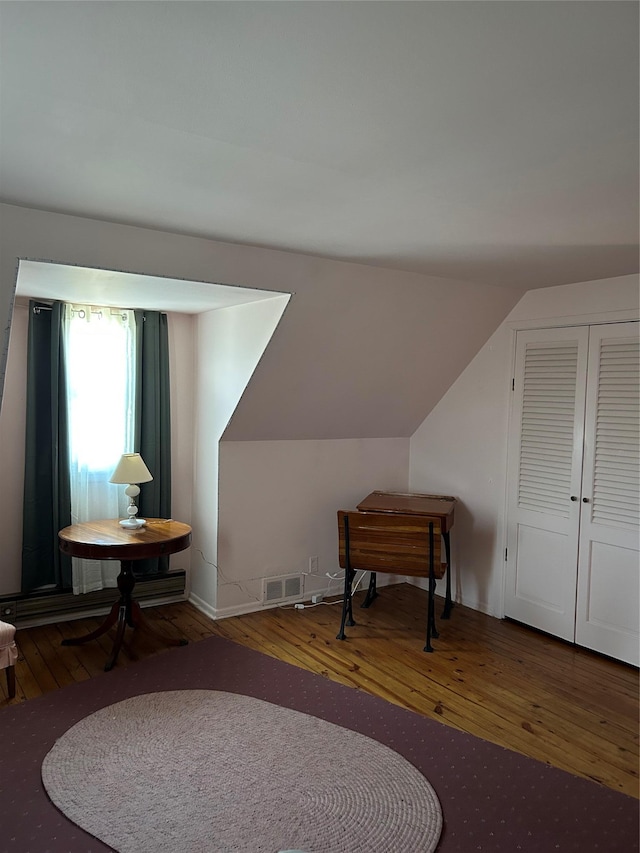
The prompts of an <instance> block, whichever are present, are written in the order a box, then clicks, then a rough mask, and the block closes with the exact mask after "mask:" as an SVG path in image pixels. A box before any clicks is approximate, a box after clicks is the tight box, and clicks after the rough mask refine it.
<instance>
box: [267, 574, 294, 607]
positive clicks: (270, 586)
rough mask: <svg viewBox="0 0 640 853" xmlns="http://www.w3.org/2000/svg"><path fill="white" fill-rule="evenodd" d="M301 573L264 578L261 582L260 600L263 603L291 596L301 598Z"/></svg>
mask: <svg viewBox="0 0 640 853" xmlns="http://www.w3.org/2000/svg"><path fill="white" fill-rule="evenodd" d="M303 580H304V578H303V575H282V577H279V578H264V580H263V582H262V600H263V602H264V603H265V604H275V603H276V602H279V601H288V600H289V599H292V598H302V592H303Z"/></svg>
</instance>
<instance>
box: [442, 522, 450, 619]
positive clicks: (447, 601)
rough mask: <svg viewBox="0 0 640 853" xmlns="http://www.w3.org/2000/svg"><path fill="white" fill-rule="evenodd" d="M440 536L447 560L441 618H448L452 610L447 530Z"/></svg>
mask: <svg viewBox="0 0 640 853" xmlns="http://www.w3.org/2000/svg"><path fill="white" fill-rule="evenodd" d="M442 538H443V539H444V553H445V556H446V560H447V592H446V597H445V600H444V610H443V611H442V618H443V619H450V618H451V611H452V610H453V601H452V599H451V542H450V541H449V531H447V532H446V533H444V532H443V534H442Z"/></svg>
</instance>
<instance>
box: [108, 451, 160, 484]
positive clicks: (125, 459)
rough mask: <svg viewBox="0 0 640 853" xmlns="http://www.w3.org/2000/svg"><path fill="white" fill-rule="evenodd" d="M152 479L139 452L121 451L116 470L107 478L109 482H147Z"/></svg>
mask: <svg viewBox="0 0 640 853" xmlns="http://www.w3.org/2000/svg"><path fill="white" fill-rule="evenodd" d="M150 480H153V477H152V476H151V472H150V471H149V469H148V468H147V466H146V465H145V464H144V460H143V458H142V456H140V454H139V453H123V454H122V456H121V457H120V461H119V462H118V464H117V466H116V470H115V471H114V472H113V474H112V475H111V477H110V478H109V482H110V483H127V484H130V483H148V482H149V481H150Z"/></svg>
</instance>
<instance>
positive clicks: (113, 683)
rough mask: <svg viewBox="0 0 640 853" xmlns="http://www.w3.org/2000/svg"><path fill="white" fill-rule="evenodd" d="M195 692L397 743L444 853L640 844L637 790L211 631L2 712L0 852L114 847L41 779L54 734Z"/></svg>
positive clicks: (95, 851) (609, 851) (577, 851)
mask: <svg viewBox="0 0 640 853" xmlns="http://www.w3.org/2000/svg"><path fill="white" fill-rule="evenodd" d="M195 688H204V689H212V690H226V691H231V692H236V693H243V694H246V695H248V696H255V697H257V698H259V699H264V700H266V701H268V702H274V703H276V704H279V705H282V706H285V707H288V708H294V709H296V710H298V711H303V712H306V713H308V714H313V715H315V716H317V717H321V718H322V719H324V720H328V721H330V722H332V723H336V724H338V725H341V726H344V727H345V728H349V729H353V730H354V731H358V732H362V733H363V734H365V735H368V736H369V737H372V738H375V739H376V740H378V741H380V742H381V743H384V744H386V745H387V746H389V747H391V748H392V749H395V750H396V751H397V752H398V753H400V754H401V755H403V756H404V757H405V758H406V759H408V760H409V761H410V762H411V763H412V764H414V765H415V766H416V767H417V768H418V769H419V770H420V771H421V772H422V773H423V774H424V775H425V776H426V778H427V779H428V780H429V782H430V783H431V784H432V785H433V787H434V789H435V791H436V793H437V795H438V797H439V799H440V803H441V806H442V811H443V815H444V829H443V832H442V837H441V840H440V844H439V846H438V851H440V853H453V851H464V853H471V851H478V850H481V851H492V853H498V851H504V853H515V851H528V853H552V851H553V852H554V853H555V851H565V853H566V851H570V852H571V853H590V852H591V851H594V852H595V851H598V853H618V851H619V853H631V851H637V850H638V848H639V829H638V827H639V817H640V813H639V803H638V801H637V800H635V799H634V798H632V797H628V796H625V795H623V794H619V793H616V792H615V791H611V790H609V789H607V788H604V787H602V786H600V785H598V784H596V783H595V782H589V781H587V780H584V779H579V778H577V777H574V776H572V775H570V774H568V773H565V772H564V771H561V770H557V769H555V768H552V767H547V766H546V765H545V764H542V763H540V762H538V761H534V760H533V759H529V758H525V757H523V756H521V755H518V754H517V753H515V752H511V751H509V750H506V749H502V748H501V747H498V746H494V745H493V744H490V743H487V742H486V741H483V740H480V739H478V738H476V737H473V736H471V735H465V734H462V733H460V732H458V731H456V730H454V729H451V728H449V727H448V726H445V725H444V724H442V723H439V722H436V721H433V720H428V719H425V718H423V717H421V716H419V715H417V714H414V713H412V712H410V711H405V710H402V709H400V708H397V707H395V706H394V705H391V704H389V703H388V702H385V701H383V700H381V699H377V698H375V697H372V696H368V695H367V694H365V693H362V692H360V691H357V690H353V689H350V688H348V687H343V686H342V685H339V684H334V683H332V682H330V681H329V680H327V679H325V678H322V677H320V676H317V675H313V674H312V673H309V672H306V671H304V670H301V669H298V668H297V667H294V666H290V665H288V664H285V663H281V662H280V661H276V660H273V659H272V658H270V657H267V656H266V655H262V654H260V653H258V652H254V651H251V650H249V649H245V648H243V647H241V646H239V645H237V644H235V643H232V642H230V641H228V640H224V639H220V638H218V637H212V638H210V639H207V640H203V641H201V642H199V643H195V644H193V645H189V646H185V647H183V648H177V649H172V650H171V651H167V652H164V653H162V654H160V655H158V656H156V657H154V658H150V659H148V660H145V661H143V662H141V663H139V664H136V665H135V666H132V667H128V668H127V669H121V670H118V669H117V668H116V669H115V670H113V671H112V672H110V673H105V674H104V675H103V676H100V677H98V678H94V679H91V680H90V681H85V682H82V683H80V684H75V685H73V686H71V687H66V688H64V689H62V690H58V691H56V692H54V693H50V694H48V695H46V696H43V697H41V698H39V699H33V700H31V701H29V702H25V703H22V704H20V705H11V706H7V707H6V708H4V709H2V710H1V711H0V734H1V738H0V851H1V853H99V851H107V850H109V848H108V847H106V846H105V845H104V844H102V843H101V842H99V841H96V840H95V839H94V838H92V837H91V836H89V835H87V834H86V833H85V832H83V831H82V830H81V829H79V828H78V827H76V826H75V825H74V824H72V823H70V822H69V821H68V820H67V819H66V818H64V817H63V816H62V814H61V813H60V812H59V811H58V810H57V809H56V808H55V807H54V806H53V805H52V804H51V803H50V802H49V800H48V798H47V795H46V793H45V791H44V788H43V786H42V781H41V778H40V768H41V764H42V760H43V758H44V757H45V755H46V754H47V752H48V751H49V750H50V749H51V747H52V745H53V744H54V742H55V740H56V738H58V737H59V736H60V735H62V734H63V732H65V731H66V730H67V729H68V728H69V727H70V726H72V725H73V724H74V723H76V722H77V721H78V720H81V719H82V718H83V717H85V716H87V715H88V714H90V713H92V712H93V711H96V710H97V709H99V708H102V707H104V706H106V705H110V704H112V703H114V702H119V701H120V700H122V699H125V698H128V697H130V696H136V695H139V694H141V693H148V692H153V691H159V690H178V689H180V690H184V689H195ZM309 772H310V773H312V772H313V758H312V756H310V760H309ZM113 819H114V821H117V819H118V816H117V814H114V815H113ZM141 853H145V851H141ZM149 853H152V851H149ZM176 853H189V851H176ZM243 853H245V852H244V851H243ZM246 853H257V851H246ZM266 853H275V851H266ZM314 853H321V851H314ZM345 853H349V851H348V850H345ZM389 853H395V851H389ZM397 853H419V851H397Z"/></svg>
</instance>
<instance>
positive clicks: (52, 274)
mask: <svg viewBox="0 0 640 853" xmlns="http://www.w3.org/2000/svg"><path fill="white" fill-rule="evenodd" d="M275 295H276V294H274V292H273V291H272V290H254V289H253V288H250V287H232V286H230V285H226V284H215V285H214V286H213V287H212V286H211V284H209V283H204V282H199V281H184V280H183V279H174V278H160V277H159V276H154V275H138V274H136V273H127V272H119V271H116V270H100V269H94V268H88V267H79V266H69V265H68V264H52V263H47V262H42V261H28V260H21V261H20V263H19V264H18V276H17V281H16V296H17V297H18V298H20V297H24V298H26V297H30V298H34V299H42V300H45V301H50V302H53V301H54V300H56V299H59V300H61V301H62V302H86V301H87V300H88V299H90V300H91V303H92V304H97V305H106V306H109V305H111V306H113V307H116V308H147V309H159V308H160V309H162V310H163V311H175V312H178V313H182V314H199V313H201V312H202V311H213V310H215V309H217V308H228V307H229V306H231V305H244V304H245V303H247V302H260V301H261V300H263V299H273V298H274V296H275Z"/></svg>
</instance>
